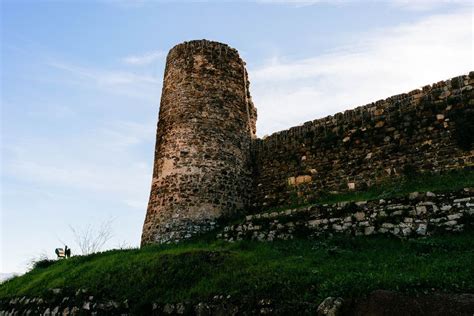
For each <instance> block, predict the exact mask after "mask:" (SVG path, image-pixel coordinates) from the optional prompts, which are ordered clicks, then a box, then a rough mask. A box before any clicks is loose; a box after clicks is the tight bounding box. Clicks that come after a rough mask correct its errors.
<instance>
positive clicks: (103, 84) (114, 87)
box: [48, 61, 162, 103]
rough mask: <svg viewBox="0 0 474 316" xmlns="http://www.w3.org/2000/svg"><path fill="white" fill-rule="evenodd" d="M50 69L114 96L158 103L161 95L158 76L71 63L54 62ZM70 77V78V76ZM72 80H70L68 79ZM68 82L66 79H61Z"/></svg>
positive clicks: (51, 63) (50, 64) (50, 63)
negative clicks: (63, 72)
mask: <svg viewBox="0 0 474 316" xmlns="http://www.w3.org/2000/svg"><path fill="white" fill-rule="evenodd" d="M48 65H49V66H50V67H53V68H56V69H59V70H62V71H65V72H68V73H70V74H72V75H73V77H74V79H76V80H77V81H76V83H78V84H80V85H84V86H89V87H91V88H93V89H100V90H103V91H107V92H109V93H112V94H118V95H126V96H129V97H133V98H138V99H145V100H147V101H151V102H154V103H155V102H157V100H159V95H160V91H161V90H160V86H161V83H162V81H161V79H158V78H157V77H156V76H150V75H146V74H140V73H135V72H126V71H116V70H114V71H110V70H104V69H95V68H87V67H82V66H78V65H74V64H71V63H65V62H59V61H52V62H49V63H48ZM69 77H70V76H69ZM68 79H69V80H70V78H68ZM61 81H62V82H65V81H67V80H66V78H62V79H61Z"/></svg>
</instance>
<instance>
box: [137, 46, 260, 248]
mask: <svg viewBox="0 0 474 316" xmlns="http://www.w3.org/2000/svg"><path fill="white" fill-rule="evenodd" d="M244 65H245V64H244V62H243V61H242V59H241V58H240V57H239V55H238V53H237V51H236V50H235V49H232V48H230V47H228V46H227V45H225V44H221V43H216V42H210V41H206V40H202V41H191V42H185V43H183V44H180V45H177V46H175V47H174V48H173V49H172V50H171V51H170V52H169V54H168V57H167V61H166V69H165V77H164V82H163V91H162V97H161V104H160V113H159V121H158V128H157V137H156V148H155V161H154V170H153V180H152V186H151V193H150V199H149V204H148V209H147V215H146V219H145V223H144V226H143V233H142V245H143V244H147V243H155V242H156V243H164V242H171V241H178V240H181V239H185V238H189V237H191V236H193V235H194V234H197V233H200V232H203V231H207V230H210V229H213V228H214V227H215V225H216V219H217V218H220V217H225V216H230V215H232V214H234V213H237V212H241V211H242V210H244V209H246V208H247V207H248V206H249V204H250V198H251V196H250V195H251V174H252V171H251V166H250V158H251V157H250V144H251V139H252V138H253V137H254V135H255V121H256V110H255V108H254V106H253V104H252V101H251V98H250V94H249V92H248V80H247V73H246V70H245V66H244Z"/></svg>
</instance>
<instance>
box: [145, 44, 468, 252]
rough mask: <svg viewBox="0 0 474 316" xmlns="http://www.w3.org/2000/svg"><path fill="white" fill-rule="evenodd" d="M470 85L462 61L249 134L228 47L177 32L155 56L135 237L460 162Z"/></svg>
mask: <svg viewBox="0 0 474 316" xmlns="http://www.w3.org/2000/svg"><path fill="white" fill-rule="evenodd" d="M473 85H474V72H471V73H470V74H469V75H465V76H459V77H455V78H453V79H451V80H447V81H442V82H438V83H435V84H433V85H431V86H425V87H423V88H422V89H420V90H414V91H412V92H409V93H406V94H400V95H396V96H393V97H390V98H388V99H386V100H381V101H377V102H375V103H371V104H368V105H366V106H362V107H358V108H355V109H353V110H349V111H346V112H344V113H338V114H335V115H334V116H329V117H326V118H323V119H318V120H315V121H312V122H307V123H305V124H304V125H302V126H297V127H293V128H290V129H289V130H286V131H282V132H278V133H275V134H273V135H271V136H269V137H267V138H264V139H256V138H255V132H256V131H255V123H256V117H257V114H256V113H257V112H256V109H255V107H254V105H253V103H252V100H251V97H250V93H249V81H248V79H247V72H246V70H245V63H244V62H243V61H242V59H241V58H240V57H239V55H238V52H237V51H236V50H235V49H233V48H230V47H229V46H227V45H225V44H221V43H216V42H210V41H206V40H202V41H191V42H185V43H183V44H179V45H177V46H175V47H174V48H173V49H171V51H170V53H169V55H168V58H167V61H166V69H165V76H164V81H163V91H162V97H161V104H160V113H159V122H158V128H157V138H156V148H155V162H154V170H153V179H152V186H151V193H150V200H149V204H148V209H147V215H146V218H145V223H144V226H143V233H142V245H144V244H148V243H166V242H173V241H179V240H181V239H186V238H189V237H191V236H193V235H195V234H197V233H201V232H205V231H209V230H212V229H214V228H215V227H216V225H217V220H218V219H219V218H223V217H227V216H232V215H234V214H245V212H248V211H249V210H251V209H253V210H264V209H268V208H270V207H275V206H284V205H290V204H293V203H294V202H295V200H297V201H298V202H304V203H306V202H311V201H317V198H318V196H319V195H320V194H321V193H322V192H329V191H338V192H340V191H346V190H359V189H363V188H365V187H368V186H373V185H376V184H378V183H379V182H380V181H383V180H385V179H387V178H392V177H398V176H400V175H403V174H406V173H410V172H440V171H445V170H450V169H459V168H465V167H469V166H472V165H473V164H474V151H473V150H472V142H473V138H474V137H473V134H474V131H473V130H474V128H473V123H472V122H474V98H473V95H474V90H473ZM315 106H317V100H315Z"/></svg>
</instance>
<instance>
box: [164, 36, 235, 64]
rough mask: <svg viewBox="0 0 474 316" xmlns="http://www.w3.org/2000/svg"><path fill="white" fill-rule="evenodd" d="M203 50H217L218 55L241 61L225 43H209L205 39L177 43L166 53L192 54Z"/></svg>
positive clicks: (233, 49) (209, 41)
mask: <svg viewBox="0 0 474 316" xmlns="http://www.w3.org/2000/svg"><path fill="white" fill-rule="evenodd" d="M203 49H213V50H218V51H219V52H220V53H224V52H225V53H226V54H228V55H235V56H236V57H237V58H239V59H241V57H240V55H239V52H238V51H237V49H235V48H232V47H230V46H229V45H227V44H225V43H221V42H217V41H211V40H207V39H200V40H191V41H185V42H182V43H179V44H177V45H175V46H173V47H172V48H171V49H170V51H169V52H168V56H170V55H173V54H183V53H185V54H186V53H194V52H199V51H200V50H203Z"/></svg>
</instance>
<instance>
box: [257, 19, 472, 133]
mask: <svg viewBox="0 0 474 316" xmlns="http://www.w3.org/2000/svg"><path fill="white" fill-rule="evenodd" d="M471 23H472V12H471V11H470V10H466V11H464V12H458V13H453V14H446V15H436V16H431V17H428V18H425V19H423V20H420V21H418V22H417V23H413V24H404V25H400V26H398V27H394V28H390V29H380V30H376V31H373V32H370V33H366V34H360V36H355V37H357V38H363V40H358V41H354V42H353V43H351V45H349V46H350V47H351V49H346V50H342V51H339V52H337V53H332V54H326V55H318V56H314V57H309V58H305V59H300V60H287V59H286V58H285V57H284V56H283V57H281V56H276V57H273V58H272V59H270V60H269V61H268V62H267V63H266V64H264V65H262V66H260V67H257V68H255V69H250V71H249V74H250V79H251V82H252V87H251V91H252V93H253V96H254V100H255V104H256V106H257V108H258V110H259V120H258V133H259V135H264V134H268V133H271V132H275V131H278V130H281V129H285V128H289V127H291V126H294V125H297V124H300V123H303V122H305V121H308V120H309V119H316V118H318V117H322V116H325V115H330V114H334V113H336V112H338V111H342V110H345V109H348V108H353V107H356V106H359V105H364V104H366V103H369V102H372V101H376V100H378V99H382V98H386V97H389V96H391V95H394V94H398V93H403V92H408V91H410V90H412V89H415V88H417V87H419V86H421V85H424V84H429V83H432V82H435V81H437V80H442V79H447V78H450V77H452V76H456V75H459V74H462V73H466V72H469V71H470V70H471V69H473V68H474V67H473V59H472V55H473V48H472V43H473V40H474V38H473V32H472V28H471Z"/></svg>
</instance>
